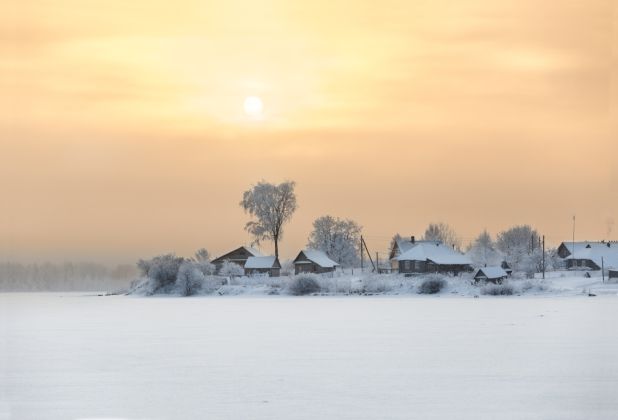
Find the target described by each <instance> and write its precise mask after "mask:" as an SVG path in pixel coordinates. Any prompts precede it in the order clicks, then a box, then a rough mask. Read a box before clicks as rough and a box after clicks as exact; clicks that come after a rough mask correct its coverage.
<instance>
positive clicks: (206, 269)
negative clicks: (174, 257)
mask: <svg viewBox="0 0 618 420" xmlns="http://www.w3.org/2000/svg"><path fill="white" fill-rule="evenodd" d="M195 266H196V267H197V268H198V270H200V271H201V272H202V274H203V275H205V276H212V275H213V274H215V273H216V272H217V267H216V266H215V265H214V264H212V263H209V262H208V261H198V262H196V263H195Z"/></svg>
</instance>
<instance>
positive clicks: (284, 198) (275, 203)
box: [240, 181, 297, 257]
mask: <svg viewBox="0 0 618 420" xmlns="http://www.w3.org/2000/svg"><path fill="white" fill-rule="evenodd" d="M295 185H296V184H295V183H294V182H293V181H285V182H282V183H281V184H279V185H275V184H270V183H268V182H266V181H260V182H258V183H257V184H256V185H254V186H252V187H251V188H250V189H249V190H247V191H245V192H244V193H243V199H242V201H241V202H240V206H241V207H242V208H243V209H244V210H245V212H246V213H249V214H250V215H251V216H252V217H254V219H255V220H252V221H250V222H247V224H246V225H245V230H246V231H247V232H249V233H250V234H251V235H252V236H253V238H254V241H255V243H260V241H262V240H270V241H273V242H274V244H275V256H276V257H279V241H280V240H281V238H282V236H283V225H284V224H285V223H286V222H288V221H289V220H290V219H291V218H292V215H293V214H294V211H295V210H296V207H297V205H296V195H295V194H294V187H295Z"/></svg>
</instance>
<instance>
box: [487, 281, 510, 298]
mask: <svg viewBox="0 0 618 420" xmlns="http://www.w3.org/2000/svg"><path fill="white" fill-rule="evenodd" d="M513 292H514V290H513V286H511V285H510V284H508V283H504V284H488V285H487V286H484V287H483V288H481V294H482V295H491V296H507V295H512V294H513Z"/></svg>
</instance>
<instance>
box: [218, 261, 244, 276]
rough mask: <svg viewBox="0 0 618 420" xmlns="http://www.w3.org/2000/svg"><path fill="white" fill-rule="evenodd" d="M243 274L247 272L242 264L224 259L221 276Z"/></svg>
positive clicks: (220, 270)
mask: <svg viewBox="0 0 618 420" xmlns="http://www.w3.org/2000/svg"><path fill="white" fill-rule="evenodd" d="M243 274H245V270H243V268H242V267H241V266H239V265H238V264H236V263H233V262H230V261H228V260H225V261H223V264H221V268H220V269H219V275H221V276H227V277H234V276H242V275H243Z"/></svg>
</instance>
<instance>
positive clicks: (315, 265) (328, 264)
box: [294, 249, 339, 274]
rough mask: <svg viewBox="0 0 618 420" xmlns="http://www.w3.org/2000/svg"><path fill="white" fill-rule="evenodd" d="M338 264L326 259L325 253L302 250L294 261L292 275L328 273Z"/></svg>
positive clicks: (315, 250)
mask: <svg viewBox="0 0 618 420" xmlns="http://www.w3.org/2000/svg"><path fill="white" fill-rule="evenodd" d="M338 266H339V264H337V263H336V262H335V261H333V260H331V259H330V258H328V255H326V253H325V252H323V251H319V250H317V249H303V250H302V251H300V253H299V254H298V256H297V257H296V258H295V259H294V273H295V274H299V273H317V274H321V273H329V272H332V271H335V268H337V267H338Z"/></svg>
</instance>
